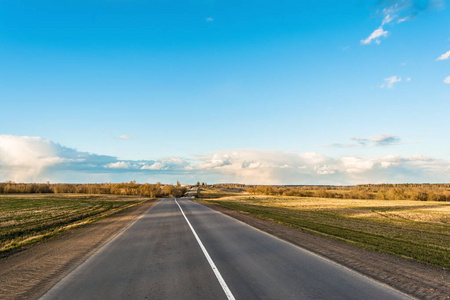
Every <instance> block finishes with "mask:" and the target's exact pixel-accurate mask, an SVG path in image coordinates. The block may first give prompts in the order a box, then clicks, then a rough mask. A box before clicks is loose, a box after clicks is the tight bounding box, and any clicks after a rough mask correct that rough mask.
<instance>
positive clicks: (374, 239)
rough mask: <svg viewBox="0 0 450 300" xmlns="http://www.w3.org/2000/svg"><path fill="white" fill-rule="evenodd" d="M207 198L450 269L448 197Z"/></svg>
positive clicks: (258, 214) (371, 247)
mask: <svg viewBox="0 0 450 300" xmlns="http://www.w3.org/2000/svg"><path fill="white" fill-rule="evenodd" d="M218 192H219V193H221V191H218ZM210 193H212V191H210ZM202 200H203V201H206V202H208V203H212V204H216V205H220V206H223V207H227V208H230V209H234V210H237V211H240V212H243V213H247V214H251V215H254V216H256V217H258V218H261V219H266V220H271V221H274V222H277V223H279V224H283V225H286V226H290V227H293V228H297V229H300V230H305V231H309V232H313V233H316V234H321V235H325V236H328V237H331V238H335V239H339V240H343V241H345V242H347V243H350V244H353V245H357V246H361V247H364V248H368V249H372V250H376V251H380V252H386V253H390V254H394V255H397V256H401V257H404V258H410V259H415V260H417V261H420V262H423V263H427V264H431V265H435V266H438V267H443V268H446V269H449V268H450V255H449V254H450V203H448V202H431V201H427V202H422V201H404V200H350V199H326V198H302V197H283V196H253V195H252V196H249V195H241V196H236V195H235V196H232V197H230V196H227V197H222V198H213V197H211V198H209V199H207V198H204V199H202Z"/></svg>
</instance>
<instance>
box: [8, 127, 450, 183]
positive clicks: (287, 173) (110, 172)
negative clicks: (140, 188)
mask: <svg viewBox="0 0 450 300" xmlns="http://www.w3.org/2000/svg"><path fill="white" fill-rule="evenodd" d="M352 140H353V141H354V142H355V143H357V144H359V145H375V146H386V145H390V144H395V143H397V142H398V141H399V138H398V137H395V136H389V135H384V136H383V135H381V136H375V137H368V138H360V137H354V138H352ZM449 171H450V163H449V162H447V161H443V160H439V159H435V158H430V157H426V156H423V155H414V156H409V157H403V156H401V155H398V154H389V155H383V156H372V157H362V156H356V155H346V156H342V157H338V158H332V157H327V156H325V155H322V154H320V153H315V152H303V153H297V152H286V151H260V150H253V149H239V150H234V151H217V152H214V153H210V154H207V155H201V156H196V157H195V158H193V159H186V158H180V157H169V158H163V159H157V160H139V161H137V160H120V159H118V158H117V157H113V156H107V155H97V154H91V153H87V152H81V151H77V150H75V149H72V148H68V147H64V146H62V145H60V144H57V143H54V142H52V141H50V140H48V139H43V138H40V137H22V136H10V135H0V181H6V180H13V181H17V182H22V181H25V182H33V181H35V182H43V181H47V180H50V181H52V182H107V181H130V180H137V181H138V182H156V181H162V182H173V181H176V180H180V181H183V182H186V183H195V182H196V181H197V180H200V181H206V182H210V183H211V182H240V183H246V184H358V183H382V182H448V181H450V175H449V174H450V172H449Z"/></svg>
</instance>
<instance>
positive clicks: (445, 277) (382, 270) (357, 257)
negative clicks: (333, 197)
mask: <svg viewBox="0 0 450 300" xmlns="http://www.w3.org/2000/svg"><path fill="white" fill-rule="evenodd" d="M198 202H199V203H201V204H203V205H206V206H208V207H210V208H212V209H214V210H217V211H219V212H221V213H224V214H226V215H228V216H231V217H233V218H235V219H238V220H240V221H242V222H244V223H247V224H248V225H250V226H253V227H255V228H257V229H260V230H262V231H265V232H267V233H270V234H272V235H274V236H276V237H279V238H281V239H283V240H286V241H288V242H290V243H293V244H295V245H297V246H300V247H302V248H304V249H307V250H309V251H312V252H314V253H317V254H319V255H321V256H324V257H327V258H329V259H331V260H333V261H335V262H337V263H339V264H341V265H343V266H345V267H348V268H350V269H353V270H355V271H357V272H359V273H361V274H363V275H365V276H368V277H370V278H373V279H375V280H378V281H380V282H382V283H385V284H387V285H390V286H392V287H394V288H396V289H398V290H400V291H402V292H404V293H407V294H409V295H411V296H413V297H417V298H419V299H450V271H448V270H444V269H440V268H437V267H434V266H430V265H426V264H422V263H419V262H416V261H413V260H408V259H402V258H400V257H396V256H393V255H389V254H385V253H380V252H376V251H371V250H366V249H363V248H359V247H356V246H353V245H350V244H347V243H345V242H342V241H339V240H335V239H332V238H327V237H324V236H321V235H318V234H317V235H316V234H312V233H309V232H305V231H301V230H297V229H294V228H291V227H287V226H284V225H281V224H278V223H275V222H271V221H268V220H263V219H259V218H257V217H254V216H251V215H248V214H244V213H241V212H238V211H235V210H232V209H229V208H225V207H221V206H218V205H213V204H210V203H206V202H204V201H198Z"/></svg>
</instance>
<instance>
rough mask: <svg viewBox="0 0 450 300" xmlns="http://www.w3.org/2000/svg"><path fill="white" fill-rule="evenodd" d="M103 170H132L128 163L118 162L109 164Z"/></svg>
mask: <svg viewBox="0 0 450 300" xmlns="http://www.w3.org/2000/svg"><path fill="white" fill-rule="evenodd" d="M105 168H111V169H130V168H132V165H131V164H130V163H129V162H125V161H118V162H115V163H110V164H107V165H106V166H105Z"/></svg>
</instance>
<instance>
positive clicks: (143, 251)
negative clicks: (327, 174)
mask: <svg viewBox="0 0 450 300" xmlns="http://www.w3.org/2000/svg"><path fill="white" fill-rule="evenodd" d="M41 299H365V300H369V299H410V298H409V297H407V296H406V295H404V294H402V293H400V292H397V291H395V290H393V289H391V288H389V287H387V286H385V285H382V284H380V283H377V282H375V281H373V280H371V279H368V278H366V277H364V276H362V275H360V274H358V273H356V272H353V271H351V270H349V269H346V268H344V267H342V266H340V265H338V264H336V263H334V262H331V261H329V260H327V259H324V258H322V257H319V256H317V255H315V254H312V253H310V252H308V251H306V250H303V249H301V248H299V247H297V246H294V245H292V244H290V243H287V242H284V241H282V240H280V239H278V238H275V237H273V236H271V235H268V234H266V233H264V232H261V231H259V230H257V229H254V228H252V227H250V226H248V225H246V224H244V223H242V222H240V221H237V220H235V219H233V218H231V217H228V216H225V215H223V214H221V213H219V212H216V211H214V210H212V209H210V208H207V207H205V206H203V205H201V204H198V203H194V202H192V201H190V200H189V199H186V198H181V199H163V200H161V202H160V203H158V204H157V205H156V206H154V207H153V208H152V209H151V210H149V211H147V212H146V213H145V214H143V215H142V216H141V217H140V218H139V219H138V220H137V221H136V222H135V223H134V224H133V225H131V226H130V227H129V228H128V229H127V230H125V231H124V232H123V233H121V234H120V235H118V236H117V237H116V238H115V239H113V240H112V241H111V242H109V243H108V244H106V245H105V246H104V247H102V248H101V249H100V250H99V251H98V252H96V253H95V254H94V255H92V256H91V257H90V258H89V259H87V260H86V261H85V262H84V263H83V264H81V265H80V266H79V267H78V268H77V269H75V270H74V271H73V272H72V273H70V274H69V275H68V276H66V277H65V278H64V279H62V280H61V281H60V282H59V283H58V284H57V285H55V286H54V287H53V288H52V289H51V290H50V291H49V292H47V293H46V294H45V295H44V296H43V297H42V298H41Z"/></svg>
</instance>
